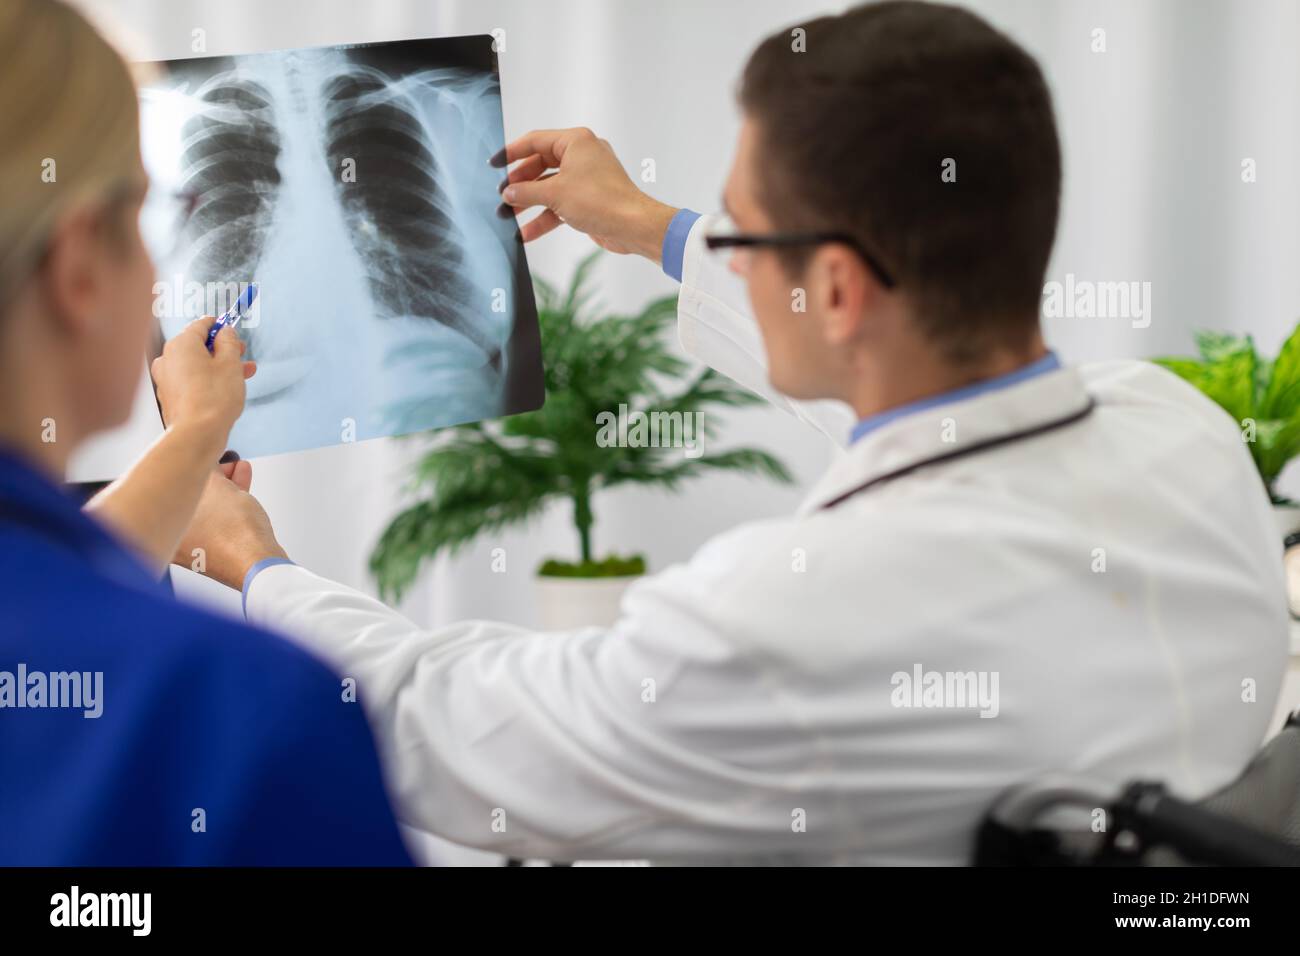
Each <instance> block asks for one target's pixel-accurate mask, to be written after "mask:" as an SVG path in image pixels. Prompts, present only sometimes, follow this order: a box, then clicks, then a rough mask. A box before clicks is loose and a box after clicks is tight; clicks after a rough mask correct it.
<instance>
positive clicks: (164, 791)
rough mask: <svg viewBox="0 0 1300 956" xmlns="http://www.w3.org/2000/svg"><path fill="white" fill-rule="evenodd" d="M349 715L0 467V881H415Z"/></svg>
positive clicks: (295, 653) (349, 707) (318, 674)
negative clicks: (84, 874) (34, 870)
mask: <svg viewBox="0 0 1300 956" xmlns="http://www.w3.org/2000/svg"><path fill="white" fill-rule="evenodd" d="M74 675H76V676H75V677H74ZM97 683H98V685H99V690H98V693H96V692H95V687H96V684H97ZM343 696H344V695H343V691H342V687H341V684H340V681H339V678H338V677H336V676H335V675H334V674H332V673H330V671H329V670H328V669H327V668H326V667H325V666H324V665H322V664H321V663H319V662H318V661H316V660H315V659H314V658H312V657H311V656H309V655H308V654H307V653H306V652H304V651H302V650H300V649H298V648H296V647H294V646H293V645H291V644H289V643H288V642H287V641H285V640H283V639H281V638H277V637H275V636H273V635H271V634H267V633H264V632H259V631H257V630H255V629H253V628H251V627H248V626H246V625H243V624H240V623H237V622H235V621H229V620H225V619H223V618H220V617H217V616H214V615H212V614H208V613H205V612H203V611H200V610H198V609H195V608H191V607H187V606H185V605H183V604H180V603H178V602H177V601H175V600H174V599H173V598H171V596H170V595H169V594H168V593H167V592H166V591H165V589H164V588H163V587H162V586H161V585H160V584H159V583H157V582H156V581H155V580H153V579H152V577H151V575H150V573H149V572H148V570H146V568H145V567H144V566H143V565H141V564H140V563H139V561H138V560H137V559H136V558H135V557H134V556H133V555H132V554H131V553H130V552H129V551H128V550H127V549H126V548H124V547H123V546H122V545H121V544H119V543H118V542H117V541H116V540H115V539H114V538H113V537H112V536H110V535H109V534H108V533H107V532H106V531H105V530H104V529H103V527H102V526H101V525H99V524H98V523H97V522H95V521H94V520H93V519H92V518H90V517H89V516H87V515H85V514H84V513H83V512H82V511H81V509H80V508H79V507H78V505H77V503H76V502H75V501H73V500H72V499H71V498H70V497H69V496H67V495H66V494H65V493H64V492H63V491H62V490H60V489H59V488H57V487H56V486H54V485H53V484H51V483H50V482H48V481H47V480H46V479H45V478H44V477H42V476H41V475H39V474H38V473H37V472H35V471H33V470H32V469H31V468H30V467H29V466H27V465H26V464H25V463H23V462H21V461H20V460H18V459H17V458H15V457H13V456H12V455H9V454H7V453H5V452H0V865H39V866H47V865H87V866H109V865H112V866H151V865H249V866H259V865H308V866H313V865H321V866H329V865H354V864H364V865H375V866H388V865H403V864H409V863H410V858H409V857H408V855H407V852H406V849H405V848H404V846H403V844H402V841H401V837H400V836H399V834H398V830H397V825H396V822H395V821H394V819H393V813H392V810H391V808H390V806H389V803H388V799H387V796H386V794H385V792H384V787H383V781H382V779H381V776H380V769H379V762H378V759H377V757H376V754H375V746H374V741H373V739H372V737H371V735H370V730H369V727H368V725H367V724H366V721H365V717H364V715H363V713H362V711H361V705H360V704H359V703H355V702H347V701H345V700H344V699H343ZM55 705H58V706H55ZM96 711H98V714H96Z"/></svg>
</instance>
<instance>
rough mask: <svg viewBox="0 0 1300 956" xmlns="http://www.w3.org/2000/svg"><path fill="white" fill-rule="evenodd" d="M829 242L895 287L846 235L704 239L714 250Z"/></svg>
mask: <svg viewBox="0 0 1300 956" xmlns="http://www.w3.org/2000/svg"><path fill="white" fill-rule="evenodd" d="M828 242H839V243H843V244H844V245H846V246H848V247H849V248H850V249H852V250H853V251H854V252H856V253H857V254H858V258H860V259H861V260H862V261H863V262H865V263H866V264H867V268H869V269H870V270H871V271H872V272H874V273H875V274H876V278H877V279H879V280H880V284H881V285H883V286H884V287H885V288H886V289H892V288H894V287H895V286H896V285H897V284H898V283H896V282H895V281H894V277H893V276H892V275H890V274H889V270H888V269H886V268H885V267H884V266H882V265H881V264H880V260H879V259H877V258H876V257H875V256H873V255H872V254H871V253H870V252H868V251H867V250H866V249H865V248H863V246H862V243H860V242H858V240H857V239H854V238H853V237H852V236H850V235H849V234H848V233H846V232H774V233H769V234H768V235H762V236H760V235H757V234H754V233H725V234H720V235H714V236H705V237H704V244H705V245H706V246H708V247H709V248H710V249H714V250H716V249H753V248H762V247H764V246H769V247H771V246H809V245H817V246H820V245H825V244H826V243H828Z"/></svg>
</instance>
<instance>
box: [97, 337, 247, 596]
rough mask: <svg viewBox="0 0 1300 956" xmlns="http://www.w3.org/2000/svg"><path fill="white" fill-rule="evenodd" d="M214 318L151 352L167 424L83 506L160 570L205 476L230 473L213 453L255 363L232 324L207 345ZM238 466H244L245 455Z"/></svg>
mask: <svg viewBox="0 0 1300 956" xmlns="http://www.w3.org/2000/svg"><path fill="white" fill-rule="evenodd" d="M214 321H215V320H214V319H213V318H212V317H211V316H205V317H204V318H202V319H198V320H197V321H195V322H191V323H190V324H189V325H188V326H186V327H185V329H184V330H183V331H182V332H181V333H180V334H179V335H176V336H175V337H173V338H172V339H171V341H169V342H168V343H167V344H166V345H165V346H164V347H163V352H162V355H160V356H159V357H158V358H156V359H154V362H153V365H152V366H151V369H150V371H152V373H153V379H154V385H155V386H156V388H157V392H158V405H159V407H160V408H161V409H162V415H163V423H164V424H165V425H166V426H167V428H166V430H165V431H164V432H163V434H162V437H161V438H159V439H158V440H157V441H156V442H154V443H153V445H151V446H150V447H149V450H148V451H146V452H145V453H144V455H143V456H142V457H141V458H140V460H139V461H137V462H136V463H135V464H134V465H133V466H132V467H131V469H130V471H128V472H127V473H126V474H125V475H123V476H122V477H121V478H119V479H118V480H117V481H115V482H113V483H112V484H111V485H109V486H108V487H107V488H105V489H104V490H103V491H101V492H100V493H99V494H98V495H96V496H95V498H94V499H93V500H92V501H90V503H89V504H88V505H87V506H86V507H87V510H88V511H90V512H92V513H93V514H95V515H96V516H97V517H98V518H99V519H100V520H101V521H103V522H104V523H105V524H108V525H110V526H111V527H113V528H115V529H116V530H117V531H118V533H119V534H120V535H121V536H122V537H123V538H124V539H125V540H127V541H129V542H130V543H131V544H132V545H134V547H135V549H136V551H137V552H138V553H139V554H140V556H141V557H142V558H143V559H144V560H145V561H146V562H147V563H148V564H149V565H150V566H151V567H153V568H154V569H155V570H157V571H158V572H160V573H161V572H162V570H163V569H165V568H166V567H167V563H168V562H169V561H170V560H171V559H172V557H173V556H174V555H175V554H176V548H177V544H178V543H179V542H180V540H181V534H182V533H183V532H184V531H185V529H186V527H187V526H188V525H189V524H190V519H191V518H192V517H193V515H194V510H195V508H196V507H197V506H198V503H199V498H200V497H201V496H202V494H203V492H204V489H205V488H207V486H208V483H209V481H210V480H212V479H213V477H214V476H216V477H220V478H221V480H222V481H229V478H228V477H226V475H227V474H228V473H229V474H233V473H234V466H233V465H232V466H231V467H230V468H223V469H221V471H218V466H217V459H218V458H221V457H222V454H221V453H222V451H223V450H224V449H225V447H226V439H227V438H229V437H230V429H231V426H233V425H234V424H235V419H237V418H238V417H239V413H240V412H242V411H243V410H244V380H245V379H246V378H248V377H249V376H251V375H252V374H253V373H254V372H255V371H256V370H257V367H256V365H255V364H254V363H252V362H245V361H244V360H243V354H244V343H243V342H241V341H240V339H239V336H238V335H236V334H235V331H234V329H231V328H225V329H222V330H221V332H220V333H218V335H217V338H216V341H215V342H214V343H213V350H212V352H209V351H208V349H207V345H206V342H207V335H208V330H209V329H210V328H211V327H212V323H213V322H214ZM240 473H241V475H248V474H249V472H248V466H247V463H245V464H244V466H243V468H242V469H241V470H240Z"/></svg>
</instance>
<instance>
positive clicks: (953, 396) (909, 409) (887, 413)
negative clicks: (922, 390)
mask: <svg viewBox="0 0 1300 956" xmlns="http://www.w3.org/2000/svg"><path fill="white" fill-rule="evenodd" d="M1060 367H1061V362H1060V359H1058V358H1057V357H1056V353H1055V352H1048V353H1047V354H1046V355H1044V356H1043V357H1042V358H1040V359H1038V360H1037V361H1034V362H1030V363H1029V364H1028V365H1022V366H1021V367H1020V368H1018V369H1016V370H1015V371H1012V372H1007V373H1005V374H1003V375H998V376H995V377H994V378H986V379H984V380H983V381H981V382H974V383H972V384H970V385H963V386H962V387H961V388H954V389H952V390H951V391H947V392H940V393H939V394H938V395H927V396H926V397H925V398H918V399H917V400H916V401H914V402H908V403H907V404H906V405H899V406H897V407H895V408H887V409H885V410H884V411H883V412H877V413H876V414H874V415H868V416H867V417H866V418H864V419H862V421H860V422H858V423H857V424H856V425H855V426H853V432H852V433H851V434H850V436H849V444H852V443H853V442H855V441H857V440H858V439H859V438H861V437H862V436H864V435H867V434H870V433H871V432H873V431H875V430H876V429H877V428H881V427H883V426H885V425H888V424H889V423H890V422H892V421H895V420H896V419H899V418H902V417H904V416H905V415H911V414H913V413H914V412H921V411H925V410H926V409H927V408H934V407H935V406H936V405H947V404H948V403H949V402H960V401H962V400H963V399H967V398H974V397H975V396H976V395H983V394H984V393H985V392H996V391H998V390H999V389H1003V388H1007V387H1008V386H1010V385H1018V384H1019V383H1021V382H1023V381H1025V380H1027V379H1031V378H1035V377H1037V376H1039V375H1044V374H1046V373H1047V372H1054V371H1056V370H1057V369H1059V368H1060Z"/></svg>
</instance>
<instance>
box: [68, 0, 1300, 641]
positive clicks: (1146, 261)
mask: <svg viewBox="0 0 1300 956" xmlns="http://www.w3.org/2000/svg"><path fill="white" fill-rule="evenodd" d="M83 6H85V7H86V8H88V9H89V10H90V12H92V13H93V14H95V15H96V17H97V19H99V20H100V21H101V22H105V21H108V22H110V23H112V24H113V25H115V29H116V32H117V33H118V34H119V35H120V36H123V37H124V42H126V43H127V44H128V45H130V47H131V52H132V53H133V54H134V55H135V56H137V57H139V58H145V59H149V58H169V57H179V56H188V55H191V54H190V47H191V41H192V36H193V33H192V31H193V30H195V29H202V30H204V31H206V42H207V49H208V52H209V53H212V54H223V53H238V52H255V51H260V50H270V49H278V48H287V47H301V46H313V45H320V44H335V43H351V42H366V41H381V40H392V39H403V38H410V37H417V36H436V35H456V34H470V33H488V32H491V31H493V30H494V29H503V30H504V31H505V49H504V50H503V52H502V53H501V57H500V59H501V70H502V85H503V94H504V112H505V121H506V134H507V137H513V136H515V135H518V134H519V133H521V132H523V131H525V130H527V129H530V128H533V127H555V126H570V125H585V126H590V127H591V128H593V129H594V130H596V131H597V132H598V133H599V134H600V135H602V136H604V137H605V138H607V139H609V140H610V142H611V143H612V144H613V145H614V147H615V149H616V150H617V152H618V153H619V155H620V157H621V158H622V159H623V161H624V163H625V165H626V166H627V167H628V169H629V170H630V171H632V172H633V173H634V174H636V173H639V170H640V168H641V162H642V160H643V159H647V158H651V159H653V160H654V161H655V167H656V171H657V181H656V182H654V183H653V184H650V185H649V186H648V188H649V189H650V191H651V192H652V193H653V194H654V195H656V196H657V197H659V198H660V199H663V200H665V201H667V202H671V203H673V204H676V205H685V206H690V207H693V208H695V209H697V210H700V211H708V210H712V209H713V208H714V207H715V205H716V204H717V197H718V195H719V192H720V189H721V185H722V182H723V180H724V177H725V174H726V170H727V166H728V164H729V162H730V159H731V152H732V144H733V142H734V137H735V133H736V131H737V128H738V117H737V114H736V109H735V106H734V95H733V94H734V89H735V81H736V78H737V76H738V75H739V72H740V70H741V67H742V66H743V64H744V62H745V59H746V57H747V55H748V53H749V51H750V50H751V49H752V48H753V46H754V45H755V43H756V42H757V41H758V40H759V39H761V38H762V37H763V36H765V35H766V34H768V33H770V32H772V31H774V30H777V29H779V28H782V27H785V26H788V25H791V24H794V23H796V22H797V21H798V20H800V19H801V18H807V17H809V16H811V15H816V14H819V13H825V12H838V10H841V9H843V8H844V5H840V6H838V7H828V6H826V5H825V4H822V3H817V2H808V0H785V2H778V0H657V2H652V0H618V2H614V0H545V2H537V0H442V2H438V0H385V2H379V3H371V4H361V3H356V2H354V0H311V2H308V0H301V2H295V0H166V2H163V0H101V2H96V0H84V2H83ZM970 6H971V7H973V8H974V9H975V10H977V11H978V12H979V13H981V14H983V15H985V16H986V17H987V18H988V19H990V20H991V21H992V22H993V23H994V24H996V25H998V26H999V27H1001V28H1002V29H1004V30H1006V31H1007V32H1008V33H1009V34H1010V35H1012V36H1013V37H1015V38H1016V39H1017V40H1019V41H1020V42H1021V43H1023V44H1024V45H1025V46H1026V47H1027V48H1028V49H1029V50H1030V52H1032V53H1033V54H1034V55H1035V56H1036V57H1037V58H1038V59H1039V61H1040V63H1042V65H1043V67H1044V69H1045V71H1046V73H1047V75H1048V78H1049V81H1050V84H1051V87H1052V90H1053V92H1054V95H1055V101H1056V109H1057V117H1058V121H1059V124H1060V128H1061V134H1062V139H1063V142H1064V149H1065V194H1064V207H1063V218H1062V223H1061V229H1060V232H1059V237H1058V240H1057V244H1056V252H1055V256H1054V258H1053V262H1052V265H1051V270H1050V275H1049V278H1053V279H1062V280H1063V279H1064V277H1065V276H1066V275H1067V274H1073V275H1074V276H1075V277H1076V278H1077V279H1080V280H1090V281H1138V282H1150V283H1151V290H1152V299H1151V306H1152V309H1151V323H1150V325H1149V327H1146V328H1134V327H1133V324H1132V322H1130V321H1129V320H1127V319H1079V318H1075V319H1053V320H1050V321H1048V322H1047V335H1048V339H1049V342H1050V343H1051V344H1052V345H1053V346H1054V347H1055V348H1056V349H1057V350H1058V351H1059V352H1060V353H1061V354H1062V356H1063V357H1064V358H1065V359H1066V360H1068V361H1087V360H1094V359H1102V358H1107V357H1117V356H1151V355H1159V354H1168V353H1173V352H1186V351H1189V350H1190V349H1191V347H1192V340H1191V332H1192V330H1193V329H1198V328H1215V329H1225V330H1235V331H1239V332H1250V333H1251V334H1253V335H1254V336H1255V337H1256V340H1257V342H1258V343H1259V344H1260V346H1261V347H1262V348H1263V349H1265V350H1269V351H1271V350H1274V349H1276V347H1277V346H1278V344H1279V343H1280V341H1281V339H1282V337H1283V336H1284V335H1285V334H1286V333H1287V331H1288V330H1289V329H1290V328H1291V327H1292V326H1293V325H1294V323H1295V322H1296V321H1297V319H1298V318H1300V282H1298V281H1297V269H1296V265H1297V263H1300V180H1298V179H1297V173H1300V64H1298V63H1297V58H1296V49H1297V41H1298V40H1300V4H1297V3H1295V2H1294V0H1111V2H1104V0H984V2H978V3H972V4H970ZM1097 30H1103V31H1104V37H1105V52H1094V49H1093V48H1094V45H1095V44H1096V41H1097V37H1098V34H1097V33H1096V32H1095V31H1097ZM809 55H815V51H810V52H809ZM1245 159H1252V160H1254V162H1255V165H1256V168H1257V181H1256V182H1253V183H1246V182H1243V181H1242V175H1241V173H1242V162H1243V160H1245ZM588 248H589V246H588V244H587V243H586V241H585V240H583V239H580V238H578V237H576V236H572V235H555V236H552V237H549V238H547V239H545V240H542V241H541V242H540V243H539V244H537V245H535V246H533V247H531V248H530V250H529V262H530V265H531V267H532V269H533V271H534V272H535V273H537V274H539V275H542V276H544V277H546V278H548V279H550V280H552V281H554V282H561V283H562V282H564V281H566V280H567V277H568V275H569V272H570V270H571V269H572V267H573V265H574V264H575V263H576V262H577V260H578V259H579V258H580V257H581V256H582V255H583V254H584V253H585V252H586V251H587V250H588ZM599 280H600V283H601V288H602V293H603V302H604V303H605V305H607V306H608V307H609V308H610V309H613V310H629V309H634V308H636V307H638V306H639V305H641V304H642V303H644V302H645V301H647V300H648V299H649V298H650V297H653V296H659V295H664V294H667V293H669V292H671V291H672V290H673V288H674V284H673V282H672V281H671V280H669V279H667V278H666V277H664V276H663V275H662V274H660V273H658V272H657V271H656V270H655V269H654V268H653V267H652V266H650V265H649V264H647V263H645V262H643V261H640V260H630V259H626V258H616V257H609V258H608V259H607V261H606V262H605V263H604V265H603V266H602V268H601V270H600V272H599ZM732 443H757V444H760V445H763V446H765V447H767V448H769V449H770V450H771V451H773V452H775V453H777V454H779V455H781V456H782V457H783V458H785V459H786V461H787V462H789V463H790V464H791V465H792V466H793V468H794V470H795V472H796V473H797V474H798V476H799V478H800V481H801V483H802V484H803V485H806V484H807V483H809V482H811V481H812V480H813V479H814V478H815V477H816V475H817V474H818V473H819V471H820V470H821V469H822V467H823V466H824V465H825V463H826V462H827V460H828V457H829V455H828V449H827V448H825V447H824V445H823V444H822V442H821V441H820V439H818V438H817V437H816V436H814V435H810V434H806V433H805V432H804V431H803V430H802V429H801V428H800V427H799V426H797V425H796V424H795V423H794V422H793V421H791V420H789V419H787V418H786V417H784V416H783V415H781V413H779V412H776V411H773V410H769V409H755V410H752V411H744V412H740V413H737V414H734V415H732V416H730V418H729V419H728V422H727V427H726V428H725V429H724V430H723V431H722V432H721V441H720V442H719V444H724V445H725V444H732ZM417 450H418V442H412V441H401V440H382V441H374V442H367V443H363V444H359V445H349V446H341V447H336V448H328V449H322V450H319V451H315V452H309V453H305V454H295V455H287V456H281V457H277V458H269V459H265V460H262V461H257V462H255V472H256V478H255V483H254V491H255V493H257V494H258V496H259V497H260V498H261V499H262V501H263V502H264V503H265V505H266V506H267V509H268V510H269V511H270V513H271V516H272V518H273V520H274V522H275V525H276V528H277V531H278V532H279V534H280V536H281V539H282V540H283V543H284V545H285V547H286V548H287V550H288V551H289V553H290V554H291V555H292V556H294V557H295V558H296V559H297V560H298V561H299V562H301V563H303V564H305V565H307V566H309V567H311V568H313V569H315V570H318V571H319V572H321V573H323V574H326V575H329V576H331V577H334V578H337V579H339V580H342V581H345V582H347V583H350V584H353V585H355V586H358V587H361V588H363V589H372V585H371V582H370V579H369V576H368V574H367V571H366V560H367V555H368V553H369V550H370V548H371V547H372V546H373V544H374V542H375V540H376V538H377V537H378V535H379V533H380V531H381V530H382V528H383V527H384V525H385V524H386V522H387V520H388V519H389V518H390V517H391V516H392V515H393V514H394V513H395V512H396V511H397V510H398V508H399V506H400V503H401V500H402V497H401V489H402V485H403V483H404V480H405V472H406V470H407V468H408V467H409V462H410V461H411V459H412V456H413V455H414V454H415V452H416V451H417ZM1288 488H1289V490H1291V491H1292V492H1295V491H1297V490H1300V482H1297V481H1296V478H1295V475H1294V474H1293V475H1292V476H1291V477H1290V480H1289V481H1284V484H1283V490H1288ZM798 497H799V490H798V489H792V488H779V487H775V486H772V485H770V484H765V483H762V482H758V481H751V480H747V479H743V478H738V477H730V476H720V477H710V478H707V479H704V480H701V481H700V482H698V483H696V484H694V485H690V486H688V487H686V488H685V489H684V491H683V492H682V493H681V494H680V495H677V496H668V495H664V494H657V493H649V492H639V491H626V492H622V491H620V492H617V493H611V494H609V495H607V496H605V497H601V498H598V499H597V505H596V507H597V526H596V532H595V542H596V545H597V548H598V550H615V551H619V552H629V551H643V552H645V553H646V554H648V556H649V558H650V561H651V565H652V567H655V568H661V567H663V566H664V565H666V564H669V563H672V562H675V561H679V560H682V559H684V558H686V557H687V556H689V555H690V554H691V553H692V552H693V551H694V550H695V549H696V548H697V547H698V546H699V545H700V544H701V543H702V542H703V541H705V540H706V539H707V538H708V537H710V536H711V535H713V534H715V533H717V532H719V531H722V530H724V529H726V528H728V527H730V526H732V525H734V524H736V523H737V522H740V521H744V520H748V519H752V518H757V517H763V516H767V515H772V514H778V513H782V512H786V511H788V510H789V509H791V508H792V507H793V506H794V504H795V502H796V501H797V499H798ZM498 547H500V548H504V549H505V552H506V560H507V565H506V566H507V571H506V573H505V574H498V573H493V572H492V570H491V557H490V556H491V551H492V549H493V548H498ZM576 547H577V544H576V539H575V537H574V535H573V532H572V531H571V530H570V527H569V514H568V509H567V507H565V506H563V505H560V506H558V507H556V508H555V509H554V510H553V512H552V513H551V514H548V515H547V516H546V517H545V518H544V519H542V520H539V521H537V522H535V523H534V524H532V525H530V526H528V527H526V528H521V529H515V530H510V531H506V532H502V533H496V534H492V535H488V536H485V537H484V538H482V539H481V540H479V541H478V542H476V543H475V544H474V545H473V546H472V547H469V548H467V549H466V550H465V551H464V552H462V553H461V554H460V555H458V556H457V557H456V558H455V559H452V560H441V561H439V562H438V563H437V565H436V566H435V567H434V568H432V569H431V570H430V571H429V572H426V573H425V574H424V575H423V576H422V578H421V581H420V584H419V586H418V587H416V588H415V589H414V590H413V592H412V593H411V595H410V596H409V597H408V598H407V600H406V601H405V602H404V605H403V606H404V609H405V610H406V611H407V612H408V613H410V614H411V615H412V616H413V617H415V618H416V619H418V620H420V621H423V622H426V623H428V624H437V623H441V622H445V621H449V620H455V619H458V618H463V617H491V618H495V619H501V620H509V621H516V622H519V623H523V624H528V623H531V622H532V620H533V614H534V604H533V596H532V588H531V583H532V582H531V577H532V572H533V570H534V569H535V567H536V565H537V564H538V562H539V561H540V560H541V559H542V558H543V557H545V556H548V555H554V556H557V557H566V558H572V557H575V556H576Z"/></svg>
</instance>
